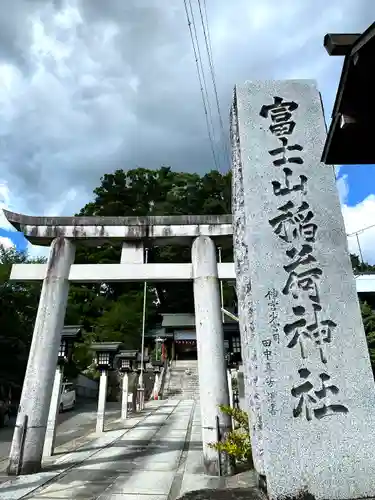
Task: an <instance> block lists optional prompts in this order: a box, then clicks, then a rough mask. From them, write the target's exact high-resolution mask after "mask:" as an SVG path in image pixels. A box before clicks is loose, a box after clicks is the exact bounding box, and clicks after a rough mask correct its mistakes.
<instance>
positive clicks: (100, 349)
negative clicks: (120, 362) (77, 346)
mask: <svg viewBox="0 0 375 500" xmlns="http://www.w3.org/2000/svg"><path fill="white" fill-rule="evenodd" d="M120 346H121V342H96V343H94V344H91V350H92V351H94V352H95V364H96V366H97V367H98V369H99V370H100V382H99V397H98V413H97V420H96V432H98V433H102V432H103V431H104V417H105V405H106V399H107V384H108V371H109V370H113V369H114V368H115V367H114V360H115V357H116V354H117V353H118V350H119V348H120Z"/></svg>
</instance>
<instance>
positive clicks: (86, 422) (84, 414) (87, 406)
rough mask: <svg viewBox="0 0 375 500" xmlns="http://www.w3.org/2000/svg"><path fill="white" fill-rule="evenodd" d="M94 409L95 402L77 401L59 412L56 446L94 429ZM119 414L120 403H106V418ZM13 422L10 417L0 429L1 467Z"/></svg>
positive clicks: (9, 442)
mask: <svg viewBox="0 0 375 500" xmlns="http://www.w3.org/2000/svg"><path fill="white" fill-rule="evenodd" d="M96 409H97V403H96V402H85V403H82V402H81V403H77V405H76V407H75V408H74V409H73V410H68V411H65V412H63V413H60V414H59V416H58V427H57V435H56V446H61V445H64V444H66V443H68V442H69V441H72V440H73V439H77V438H80V437H82V436H84V435H86V434H88V433H90V432H92V431H93V430H94V429H95V421H96ZM120 415H121V410H120V403H107V410H106V418H107V419H113V418H117V417H120ZM14 423H15V419H12V420H11V421H10V422H9V423H8V425H7V426H6V427H4V428H2V429H0V468H3V467H2V466H3V465H4V463H3V462H4V461H6V460H7V458H8V456H9V451H10V445H11V442H12V438H13V428H14Z"/></svg>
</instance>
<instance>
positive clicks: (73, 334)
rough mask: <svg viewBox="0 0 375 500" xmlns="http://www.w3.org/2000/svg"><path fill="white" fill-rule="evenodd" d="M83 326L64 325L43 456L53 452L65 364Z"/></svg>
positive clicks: (79, 336)
mask: <svg viewBox="0 0 375 500" xmlns="http://www.w3.org/2000/svg"><path fill="white" fill-rule="evenodd" d="M81 338H82V327H81V326H80V325H70V326H64V328H63V329H62V331H61V340H60V348H59V352H58V356H57V367H56V371H55V378H54V382H53V389H52V396H51V402H50V407H49V413H48V421H47V429H46V436H45V439H44V448H43V456H44V457H50V456H52V454H53V449H54V445H55V436H56V419H57V414H58V412H59V408H60V397H61V389H62V382H63V378H64V366H65V365H66V364H67V363H68V362H69V361H70V360H71V358H72V355H73V347H74V343H76V342H79V341H81Z"/></svg>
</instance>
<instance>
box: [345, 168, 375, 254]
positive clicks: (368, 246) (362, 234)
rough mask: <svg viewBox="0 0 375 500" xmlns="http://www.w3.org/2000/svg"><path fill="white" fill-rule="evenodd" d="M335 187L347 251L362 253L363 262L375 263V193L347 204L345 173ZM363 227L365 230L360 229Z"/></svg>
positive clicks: (347, 189)
mask: <svg viewBox="0 0 375 500" xmlns="http://www.w3.org/2000/svg"><path fill="white" fill-rule="evenodd" d="M337 188H338V191H339V195H340V201H341V210H342V214H343V217H344V223H345V230H346V233H347V235H348V245H349V251H350V252H351V253H354V254H356V255H358V256H359V257H361V254H362V258H363V260H364V261H365V262H368V263H369V264H375V226H374V224H375V194H370V195H369V196H367V198H365V199H364V200H362V201H361V202H360V203H358V204H357V205H354V206H349V205H347V203H346V202H347V197H348V193H349V185H348V177H347V175H344V176H341V177H340V178H339V179H338V180H337ZM372 226H374V227H372ZM367 228H368V229H367ZM363 229H365V231H362V230H363ZM353 233H356V234H353Z"/></svg>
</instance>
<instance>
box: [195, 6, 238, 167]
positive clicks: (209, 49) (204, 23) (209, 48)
mask: <svg viewBox="0 0 375 500" xmlns="http://www.w3.org/2000/svg"><path fill="white" fill-rule="evenodd" d="M203 2H204V3H203V10H204V16H203V11H202V4H201V0H198V7H199V13H200V17H201V23H202V29H203V35H204V40H205V46H206V51H207V57H208V63H209V66H210V73H211V79H212V85H213V89H214V93H215V99H216V106H217V112H218V115H219V123H220V129H221V137H222V141H223V146H224V151H225V155H224V156H226V160H227V161H228V165H230V156H229V152H228V144H227V141H226V137H225V131H224V124H223V119H222V116H221V109H220V103H219V96H218V93H217V86H216V78H215V68H214V61H213V54H212V45H211V36H210V28H209V24H208V15H207V5H206V0H203ZM204 18H205V19H204Z"/></svg>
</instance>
